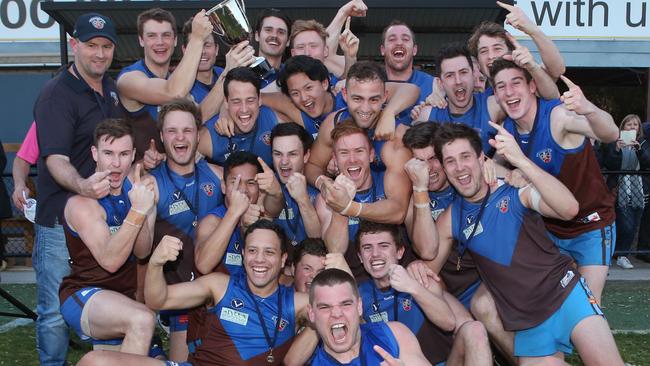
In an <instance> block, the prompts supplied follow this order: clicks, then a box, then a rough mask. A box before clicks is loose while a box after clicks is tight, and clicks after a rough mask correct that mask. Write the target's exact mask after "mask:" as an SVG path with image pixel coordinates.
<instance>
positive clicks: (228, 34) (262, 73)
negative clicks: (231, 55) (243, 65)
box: [205, 0, 275, 79]
mask: <svg viewBox="0 0 650 366" xmlns="http://www.w3.org/2000/svg"><path fill="white" fill-rule="evenodd" d="M205 15H206V16H207V17H208V18H209V19H210V22H211V23H212V26H213V27H214V30H213V32H214V33H216V34H217V35H218V36H219V37H221V39H222V40H223V41H224V43H226V44H227V45H228V46H230V47H232V46H234V45H236V44H238V43H240V42H243V41H246V40H250V39H251V35H252V34H253V29H252V28H251V26H250V24H249V23H248V18H246V7H245V6H244V0H224V1H222V2H221V3H219V4H218V5H216V6H214V7H213V8H212V9H210V10H208V11H207V12H206V13H205ZM250 68H251V69H253V71H255V72H256V73H257V75H259V77H260V78H262V79H266V78H267V77H269V76H270V75H271V74H273V73H275V70H274V69H273V67H272V66H271V64H269V62H268V61H266V59H265V58H264V57H256V60H255V62H253V64H252V65H250Z"/></svg>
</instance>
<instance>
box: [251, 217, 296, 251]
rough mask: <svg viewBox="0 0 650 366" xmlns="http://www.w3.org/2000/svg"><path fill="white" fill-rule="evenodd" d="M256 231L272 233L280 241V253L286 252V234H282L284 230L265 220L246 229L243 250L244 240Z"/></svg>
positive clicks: (258, 221) (260, 220)
mask: <svg viewBox="0 0 650 366" xmlns="http://www.w3.org/2000/svg"><path fill="white" fill-rule="evenodd" d="M257 229H264V230H271V231H273V232H274V233H275V235H277V236H278V239H280V251H281V252H282V254H284V253H286V252H287V248H288V244H287V243H288V242H287V234H285V233H284V229H282V226H280V225H278V224H277V223H275V222H273V221H271V220H267V219H259V220H257V221H255V222H254V223H253V224H252V225H251V226H249V227H248V228H247V229H246V231H245V232H244V248H246V239H247V238H248V235H250V234H251V233H252V232H253V231H255V230H257Z"/></svg>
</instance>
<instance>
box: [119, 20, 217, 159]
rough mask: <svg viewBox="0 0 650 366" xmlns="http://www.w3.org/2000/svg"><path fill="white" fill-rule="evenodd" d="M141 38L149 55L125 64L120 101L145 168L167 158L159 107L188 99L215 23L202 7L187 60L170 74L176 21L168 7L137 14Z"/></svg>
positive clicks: (174, 45) (137, 157) (187, 51)
mask: <svg viewBox="0 0 650 366" xmlns="http://www.w3.org/2000/svg"><path fill="white" fill-rule="evenodd" d="M137 26H138V39H139V40H140V46H141V47H142V48H143V49H144V59H142V60H140V61H138V62H136V63H134V64H132V65H130V66H127V67H125V68H124V69H122V71H121V72H120V75H119V76H118V78H117V86H118V89H119V91H120V99H121V100H122V103H124V107H125V108H126V109H127V111H129V113H130V114H131V117H132V118H133V119H134V121H133V127H134V131H135V138H136V140H135V147H136V160H140V159H142V158H143V157H144V166H145V168H146V169H153V168H154V167H156V166H157V165H158V164H160V162H161V161H162V160H163V158H164V155H163V154H161V153H160V152H159V151H162V150H163V146H162V144H161V142H160V140H159V134H158V131H157V129H156V121H157V120H158V108H159V106H160V105H163V104H165V103H168V102H170V101H172V100H174V99H177V98H185V97H186V96H187V95H188V94H189V92H190V90H191V89H192V85H194V80H195V78H196V72H197V69H198V67H199V64H200V63H201V56H202V53H203V44H204V42H205V41H206V40H207V39H208V38H212V24H211V23H210V21H209V20H208V18H207V17H206V16H205V11H204V10H201V11H200V12H199V13H197V14H196V15H195V16H194V18H193V20H192V29H193V32H192V34H191V35H190V37H189V41H188V43H187V47H186V48H185V53H184V55H183V59H182V60H181V62H180V63H179V64H178V66H177V67H176V68H175V70H174V71H175V72H174V73H173V74H170V73H169V66H170V62H171V58H172V55H173V53H174V49H175V47H176V20H175V18H174V16H173V15H172V14H171V13H170V12H168V11H166V10H163V9H160V8H154V9H149V10H146V11H144V12H142V13H140V14H139V15H138V22H137Z"/></svg>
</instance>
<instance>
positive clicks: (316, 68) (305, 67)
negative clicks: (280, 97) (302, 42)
mask: <svg viewBox="0 0 650 366" xmlns="http://www.w3.org/2000/svg"><path fill="white" fill-rule="evenodd" d="M299 73H303V74H305V75H307V77H308V78H309V80H313V81H325V80H327V88H328V89H329V88H330V86H331V85H329V81H330V78H329V76H330V75H329V71H328V70H327V67H326V66H325V64H323V63H322V62H321V61H320V60H316V59H315V58H313V57H309V56H305V55H298V56H293V57H291V58H289V59H288V60H287V61H286V62H285V63H284V68H283V69H282V70H280V74H279V75H278V79H277V81H276V83H277V84H278V86H279V87H280V90H282V93H283V94H285V95H289V87H288V86H287V80H288V79H289V78H290V77H291V76H293V75H295V74H299Z"/></svg>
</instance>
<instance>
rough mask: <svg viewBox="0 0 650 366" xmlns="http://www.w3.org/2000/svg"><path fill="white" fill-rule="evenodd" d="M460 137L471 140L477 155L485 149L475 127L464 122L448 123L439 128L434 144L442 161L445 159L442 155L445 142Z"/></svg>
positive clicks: (470, 142)
mask: <svg viewBox="0 0 650 366" xmlns="http://www.w3.org/2000/svg"><path fill="white" fill-rule="evenodd" d="M460 139H465V140H467V141H469V144H470V146H471V147H472V149H473V150H474V152H475V153H476V156H480V155H481V152H482V151H483V147H482V143H481V137H480V136H479V135H478V132H476V130H475V129H473V128H472V127H470V126H468V125H466V124H462V123H446V124H444V125H441V126H440V127H439V128H438V131H437V132H436V136H435V139H434V144H433V149H434V150H435V152H436V156H437V157H438V159H440V161H441V162H442V161H443V160H444V159H443V156H442V147H443V146H444V145H445V144H448V143H450V142H453V141H455V140H460Z"/></svg>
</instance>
